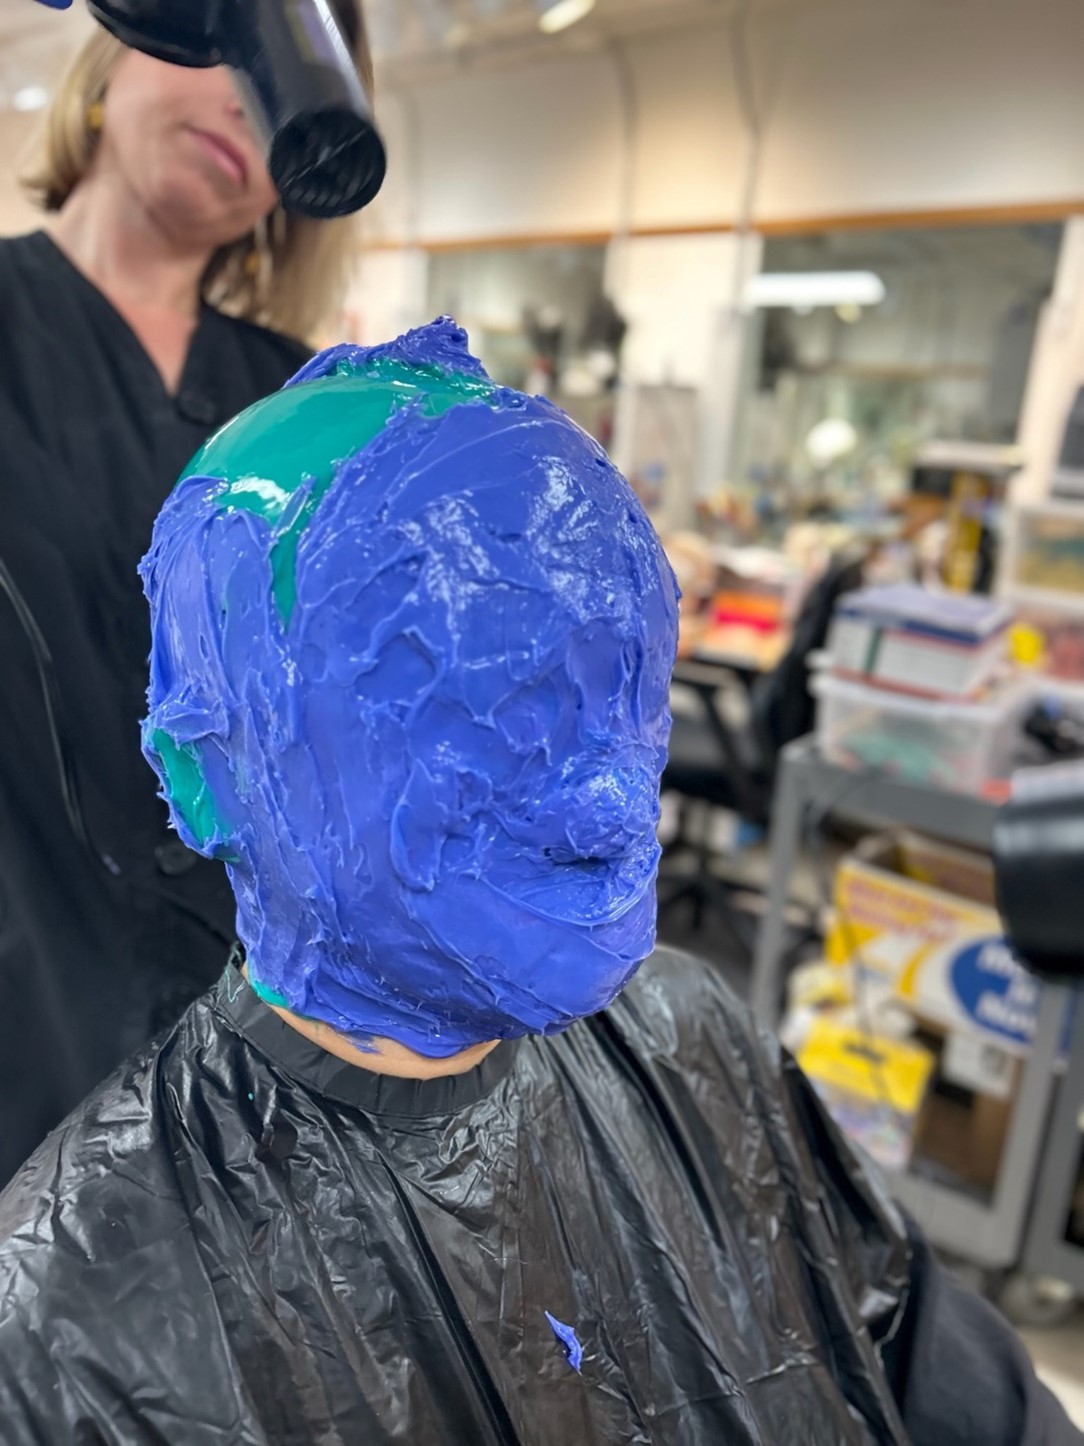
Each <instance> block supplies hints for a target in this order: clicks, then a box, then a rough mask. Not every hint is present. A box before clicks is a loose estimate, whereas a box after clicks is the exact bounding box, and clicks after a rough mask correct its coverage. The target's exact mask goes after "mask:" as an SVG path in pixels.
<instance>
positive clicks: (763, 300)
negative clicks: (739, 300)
mask: <svg viewBox="0 0 1084 1446" xmlns="http://www.w3.org/2000/svg"><path fill="white" fill-rule="evenodd" d="M884 299H885V284H884V282H883V281H882V280H881V278H880V277H879V276H878V275H877V274H876V272H873V271H762V272H761V274H760V275H759V276H754V277H751V278H750V280H749V281H748V283H747V284H746V287H745V301H746V304H747V305H748V306H795V307H806V308H808V307H813V306H847V305H855V306H876V305H877V304H878V302H881V301H883V300H884Z"/></svg>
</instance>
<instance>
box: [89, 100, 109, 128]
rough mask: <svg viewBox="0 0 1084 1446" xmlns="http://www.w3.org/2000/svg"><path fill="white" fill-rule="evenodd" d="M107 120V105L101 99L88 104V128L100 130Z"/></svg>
mask: <svg viewBox="0 0 1084 1446" xmlns="http://www.w3.org/2000/svg"><path fill="white" fill-rule="evenodd" d="M104 122H105V106H104V105H103V104H102V102H101V101H100V100H94V101H91V103H90V105H88V106H87V129H88V130H92V131H100V130H101V128H102V125H103V124H104Z"/></svg>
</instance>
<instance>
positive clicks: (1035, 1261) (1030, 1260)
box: [1023, 996, 1084, 1298]
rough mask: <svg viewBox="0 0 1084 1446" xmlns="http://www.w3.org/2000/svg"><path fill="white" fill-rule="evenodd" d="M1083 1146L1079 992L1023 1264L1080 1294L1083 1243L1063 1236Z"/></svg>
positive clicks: (1083, 1008)
mask: <svg viewBox="0 0 1084 1446" xmlns="http://www.w3.org/2000/svg"><path fill="white" fill-rule="evenodd" d="M1082 1150H1084V996H1081V997H1080V998H1079V999H1078V1004H1077V1010H1076V1018H1075V1021H1074V1024H1073V1032H1072V1040H1071V1043H1070V1045H1069V1053H1068V1065H1067V1068H1066V1071H1065V1075H1064V1077H1063V1078H1062V1080H1061V1082H1060V1084H1059V1086H1058V1094H1057V1101H1056V1103H1055V1105H1054V1113H1053V1116H1052V1117H1051V1121H1050V1130H1049V1133H1048V1136H1047V1147H1046V1149H1045V1151H1044V1152H1043V1163H1042V1165H1041V1167H1040V1170H1039V1179H1038V1183H1037V1185H1036V1189H1035V1203H1034V1207H1033V1210H1032V1216H1031V1220H1030V1222H1029V1224H1028V1231H1027V1238H1026V1240H1025V1242H1024V1259H1023V1268H1024V1271H1025V1273H1026V1274H1027V1275H1030V1276H1037V1277H1040V1276H1051V1277H1052V1278H1053V1279H1055V1280H1062V1281H1064V1282H1065V1283H1066V1284H1067V1285H1069V1286H1071V1287H1072V1288H1073V1290H1074V1291H1075V1292H1076V1294H1077V1295H1078V1296H1080V1297H1081V1298H1084V1245H1073V1244H1071V1243H1070V1242H1069V1241H1068V1240H1067V1239H1066V1227H1067V1225H1068V1222H1069V1212H1070V1210H1071V1209H1072V1200H1073V1193H1074V1191H1075V1190H1076V1186H1077V1180H1078V1178H1079V1172H1080V1168H1081V1152H1082Z"/></svg>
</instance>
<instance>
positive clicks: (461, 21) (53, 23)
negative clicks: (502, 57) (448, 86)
mask: <svg viewBox="0 0 1084 1446" xmlns="http://www.w3.org/2000/svg"><path fill="white" fill-rule="evenodd" d="M192 3H196V0H192ZM832 3H865V4H870V3H878V4H885V3H904V0H597V6H596V9H595V11H594V13H593V14H592V15H591V16H589V17H588V18H587V19H585V20H583V21H581V22H580V23H579V24H577V25H575V26H573V27H571V28H570V29H569V30H567V31H565V32H564V33H563V34H561V35H558V36H554V37H546V36H543V35H542V34H541V33H540V32H539V30H538V25H537V18H538V9H539V3H538V0H365V12H366V16H367V18H368V21H369V27H370V30H371V32H372V39H373V47H374V50H375V51H376V55H377V60H378V61H379V62H383V63H384V64H385V66H387V65H389V64H390V66H391V67H393V68H394V67H395V66H396V65H397V64H402V63H407V64H411V63H415V62H417V61H419V60H422V61H429V60H435V59H443V60H448V59H453V60H454V58H455V57H456V56H460V57H463V56H466V55H470V54H472V53H477V52H479V51H494V50H495V51H498V52H499V51H501V50H503V49H505V48H506V47H507V49H508V50H509V52H510V58H511V55H512V53H514V55H515V57H516V58H518V57H519V56H520V55H521V54H522V53H523V51H524V48H527V49H529V50H530V51H532V52H539V53H541V52H542V51H543V50H545V49H547V48H548V49H555V48H562V47H564V46H573V47H576V48H581V47H584V46H592V45H598V44H603V43H605V42H606V41H607V40H608V39H610V38H612V37H614V36H616V35H620V34H627V33H629V32H632V31H636V30H641V29H644V28H648V29H650V28H657V27H661V26H667V27H669V26H673V25H679V24H683V23H688V22H690V21H696V20H702V19H708V18H711V17H713V16H719V17H721V16H724V15H727V14H732V13H733V12H734V11H735V10H736V9H742V8H744V9H747V10H748V11H749V12H750V13H757V12H760V11H763V10H766V9H774V8H780V7H784V6H789V5H798V6H802V7H806V6H811V5H819V6H823V5H826V4H832ZM907 3H910V4H912V5H913V4H915V3H919V4H921V3H947V0H907ZM92 23H93V22H92V21H91V20H90V18H89V16H88V14H87V12H86V9H85V7H84V5H83V4H82V3H81V0H75V3H74V4H73V6H72V8H71V9H70V10H68V11H59V12H58V11H55V10H52V9H50V8H48V7H47V6H45V5H40V4H37V3H35V0H0V111H2V110H4V109H5V108H6V107H8V106H9V105H10V103H11V97H12V96H13V95H14V94H15V92H16V91H18V90H19V89H21V88H23V87H25V86H28V85H44V86H46V87H48V86H49V85H50V84H51V83H52V82H53V81H54V80H55V78H56V76H57V74H58V73H59V71H60V70H61V68H62V67H63V65H64V63H65V61H66V59H67V57H68V56H69V55H70V54H71V53H72V51H73V50H74V49H75V48H76V47H77V46H78V45H79V43H80V41H81V40H82V38H83V36H85V35H86V34H87V32H88V30H89V28H90V26H91V25H92Z"/></svg>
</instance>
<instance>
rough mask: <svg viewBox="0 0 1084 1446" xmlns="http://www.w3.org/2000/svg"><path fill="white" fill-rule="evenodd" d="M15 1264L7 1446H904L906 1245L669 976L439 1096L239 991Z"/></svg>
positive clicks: (700, 983)
mask: <svg viewBox="0 0 1084 1446" xmlns="http://www.w3.org/2000/svg"><path fill="white" fill-rule="evenodd" d="M0 1240H2V1244H0V1422H2V1430H0V1434H2V1437H3V1440H4V1442H5V1443H20V1446H21V1443H31V1442H34V1443H38V1442H49V1443H57V1446H59V1443H62V1442H69V1441H79V1442H80V1443H83V1446H90V1443H100V1442H105V1443H110V1446H114V1443H125V1446H129V1443H144V1442H154V1443H160V1442H168V1443H169V1446H215V1443H227V1442H228V1443H230V1446H257V1443H258V1446H268V1443H274V1446H285V1443H291V1446H293V1443H299V1446H300V1443H306V1446H307V1443H318V1446H359V1443H365V1446H381V1443H390V1442H409V1443H411V1446H438V1443H439V1446H453V1443H454V1446H497V1443H500V1446H510V1443H532V1446H534V1443H539V1446H541V1443H546V1446H549V1443H559V1446H615V1443H623V1446H634V1443H659V1442H666V1443H680V1446H724V1443H725V1446H753V1443H757V1446H790V1443H803V1446H841V1443H859V1442H877V1443H896V1446H902V1443H904V1442H906V1441H907V1440H908V1437H907V1436H906V1434H905V1432H904V1427H903V1424H902V1422H901V1418H900V1415H899V1409H898V1407H897V1404H896V1400H895V1398H894V1394H893V1388H892V1386H891V1384H890V1379H889V1375H888V1374H887V1373H886V1368H885V1366H884V1364H883V1361H882V1355H883V1354H884V1353H885V1351H886V1350H888V1349H891V1348H892V1347H891V1346H890V1342H891V1341H892V1340H893V1339H894V1338H895V1337H897V1335H899V1333H900V1331H901V1328H903V1327H905V1325H906V1319H907V1314H908V1311H907V1301H908V1295H909V1290H910V1286H909V1282H910V1281H911V1279H912V1277H911V1256H910V1248H909V1246H908V1239H907V1231H906V1228H905V1225H904V1222H903V1221H902V1220H901V1219H900V1217H899V1216H898V1215H897V1213H896V1211H895V1210H894V1208H893V1206H892V1205H891V1203H890V1202H889V1201H888V1199H887V1198H886V1197H885V1196H884V1194H883V1193H882V1192H881V1189H880V1187H879V1186H878V1185H877V1183H876V1182H875V1181H874V1180H873V1179H872V1178H871V1177H870V1176H868V1175H867V1174H866V1173H865V1171H864V1170H863V1168H862V1167H861V1166H860V1165H859V1164H858V1163H857V1162H856V1161H855V1160H854V1159H853V1158H852V1157H851V1156H850V1155H849V1153H848V1152H847V1151H846V1150H845V1148H844V1147H843V1146H842V1145H841V1144H840V1143H839V1141H838V1140H837V1138H836V1136H835V1135H834V1133H833V1132H832V1130H831V1128H830V1127H829V1126H828V1125H827V1124H826V1123H825V1121H824V1118H823V1116H822V1114H821V1112H820V1110H819V1109H818V1107H817V1105H816V1103H815V1101H814V1100H813V1099H812V1097H811V1095H810V1092H809V1090H808V1087H807V1086H806V1084H805V1083H804V1081H803V1080H802V1078H801V1076H800V1075H799V1074H798V1072H797V1070H796V1069H795V1068H794V1066H793V1065H792V1064H791V1063H790V1062H789V1061H787V1060H786V1059H785V1058H783V1057H782V1056H781V1055H780V1053H779V1051H778V1049H777V1047H776V1046H774V1045H773V1044H770V1043H767V1042H765V1041H764V1040H762V1039H761V1038H760V1037H758V1036H757V1035H756V1033H755V1032H754V1030H753V1029H752V1027H751V1025H750V1023H749V1021H748V1019H747V1016H746V1015H745V1013H744V1012H743V1011H742V1010H741V1009H740V1007H739V1006H738V1005H737V1004H736V1003H735V1002H734V1001H733V999H732V998H731V997H730V996H729V995H728V994H727V992H726V991H725V989H724V987H723V986H722V985H720V984H719V983H718V982H717V981H716V979H715V978H714V977H713V976H712V975H711V973H710V972H709V971H708V970H707V968H706V967H705V966H702V965H700V964H698V963H696V961H692V960H689V959H687V958H684V957H683V956H678V955H673V954H669V953H667V952H665V951H660V952H659V953H657V954H656V955H655V956H654V957H653V959H652V960H651V961H649V963H648V964H647V965H646V966H645V967H644V969H643V970H642V971H641V973H640V974H639V975H638V976H637V978H636V979H635V981H634V982H633V984H632V985H631V986H630V987H629V989H628V990H627V991H626V993H625V994H624V995H623V996H622V997H621V999H619V1001H618V1002H617V1003H616V1005H614V1006H613V1007H612V1008H611V1009H610V1010H609V1011H608V1012H607V1013H605V1014H603V1015H599V1016H597V1017H595V1018H593V1019H589V1020H584V1021H581V1022H580V1023H578V1024H576V1025H574V1026H573V1027H572V1028H571V1029H570V1030H569V1031H568V1032H567V1033H566V1034H564V1035H562V1036H559V1037H555V1038H549V1039H537V1038H531V1039H525V1040H522V1041H519V1042H514V1043H512V1042H509V1043H505V1044H502V1045H500V1046H499V1047H498V1049H497V1050H496V1051H495V1052H494V1053H493V1054H492V1055H490V1056H489V1058H488V1059H487V1060H486V1061H485V1063H484V1064H483V1065H481V1066H480V1067H479V1068H477V1069H475V1070H474V1071H472V1072H471V1073H469V1074H467V1075H463V1076H460V1077H458V1078H452V1079H445V1080H439V1081H434V1082H426V1083H419V1082H410V1081H401V1080H394V1079H388V1078H384V1077H379V1076H376V1075H374V1074H372V1073H371V1072H369V1071H366V1070H359V1069H357V1068H353V1067H350V1066H347V1065H344V1064H342V1063H340V1062H339V1061H338V1060H336V1059H334V1058H333V1057H331V1056H330V1055H327V1054H325V1053H323V1052H322V1051H320V1050H318V1049H317V1048H315V1047H314V1046H312V1045H310V1044H308V1043H306V1042H305V1041H304V1040H302V1039H301V1037H300V1036H299V1035H297V1034H296V1033H295V1032H294V1031H293V1030H291V1029H290V1028H289V1026H287V1025H286V1024H284V1023H283V1021H282V1020H281V1019H280V1018H279V1017H278V1016H276V1015H275V1014H274V1013H273V1012H272V1011H270V1010H268V1009H267V1007H266V1006H265V1005H263V1004H262V1003H261V1002H260V1001H259V1000H258V999H257V998H256V996H255V995H254V994H253V993H252V991H251V990H250V989H249V986H248V985H247V984H246V982H245V981H244V979H243V978H242V977H241V976H240V975H239V974H238V973H236V972H235V971H233V970H232V969H231V970H230V971H228V972H227V974H226V975H225V977H224V978H223V980H222V981H221V983H220V984H219V986H217V988H216V990H215V991H213V992H212V993H211V994H209V995H207V996H205V998H204V999H203V1000H201V1001H200V1002H199V1003H197V1004H196V1005H195V1006H193V1008H192V1009H191V1010H190V1011H189V1013H188V1014H187V1015H186V1016H185V1018H184V1019H183V1020H182V1021H181V1023H180V1024H179V1025H178V1026H177V1028H176V1029H175V1030H174V1031H173V1032H172V1033H171V1034H170V1035H168V1036H167V1037H166V1038H165V1040H164V1041H162V1042H160V1043H159V1044H158V1045H157V1046H154V1047H152V1048H151V1049H150V1050H149V1051H148V1052H147V1053H146V1054H144V1055H143V1056H142V1057H141V1058H140V1059H137V1060H136V1061H135V1062H134V1063H133V1064H132V1065H130V1066H129V1067H128V1069H127V1070H126V1072H124V1073H123V1074H122V1075H119V1076H117V1077H115V1078H114V1079H113V1080H112V1081H111V1082H109V1083H108V1084H107V1085H106V1086H104V1087H103V1088H102V1089H101V1090H99V1092H98V1093H97V1094H96V1095H94V1096H92V1097H91V1099H90V1100H89V1101H88V1103H87V1104H86V1105H85V1106H84V1107H83V1108H82V1109H81V1110H80V1111H79V1112H77V1113H76V1114H75V1115H74V1116H73V1117H72V1118H71V1120H70V1121H69V1122H68V1123H67V1125H65V1126H64V1127H63V1128H62V1130H61V1131H60V1132H58V1133H57V1134H56V1135H54V1136H53V1137H52V1138H51V1140H50V1141H49V1142H48V1143H47V1144H46V1146H45V1147H44V1148H43V1150H42V1151H40V1152H39V1153H38V1155H37V1156H36V1157H35V1159H34V1160H33V1161H32V1163H31V1164H30V1165H29V1166H28V1167H27V1168H26V1169H25V1170H24V1171H23V1172H22V1174H21V1175H20V1176H19V1177H18V1178H17V1180H16V1181H15V1183H14V1185H13V1186H12V1188H11V1189H9V1191H8V1192H7V1193H6V1195H5V1196H4V1197H3V1198H2V1201H0ZM1017 1394H1019V1393H1017ZM956 1439H957V1438H956V1437H955V1436H954V1435H953V1434H952V1433H951V1432H947V1433H946V1434H945V1436H944V1437H943V1440H944V1441H946V1442H948V1441H955V1440H956ZM961 1439H977V1438H961ZM983 1439H986V1438H983ZM1018 1439H1019V1438H1018ZM1029 1439H1030V1438H1029ZM1036 1439H1039V1438H1036ZM1042 1439H1043V1440H1046V1439H1047V1438H1046V1437H1043V1438H1042ZM1050 1439H1052V1438H1050ZM1059 1439H1060V1438H1059ZM1073 1439H1075V1437H1074V1438H1073Z"/></svg>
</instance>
